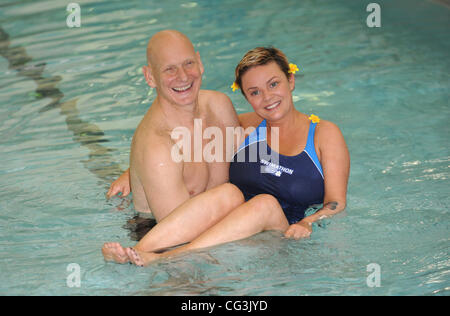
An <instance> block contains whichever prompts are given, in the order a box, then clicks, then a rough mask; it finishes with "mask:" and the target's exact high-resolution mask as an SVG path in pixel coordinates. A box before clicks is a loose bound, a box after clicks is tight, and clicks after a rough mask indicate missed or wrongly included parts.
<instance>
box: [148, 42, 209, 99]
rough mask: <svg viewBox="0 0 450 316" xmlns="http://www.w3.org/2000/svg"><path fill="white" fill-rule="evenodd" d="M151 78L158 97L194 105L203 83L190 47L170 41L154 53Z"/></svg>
mask: <svg viewBox="0 0 450 316" xmlns="http://www.w3.org/2000/svg"><path fill="white" fill-rule="evenodd" d="M154 57H155V58H154V62H152V64H153V65H152V75H153V79H154V83H155V86H156V89H157V91H158V95H159V96H160V97H162V98H164V99H165V100H167V101H169V102H170V103H173V104H177V105H190V104H193V103H195V102H196V100H197V97H198V93H199V91H200V87H201V84H202V74H203V65H202V63H201V60H200V55H199V53H198V52H197V53H196V52H195V51H194V48H193V47H192V44H190V43H188V42H186V41H183V40H172V41H170V42H167V43H163V44H162V45H160V49H159V50H155V53H154Z"/></svg>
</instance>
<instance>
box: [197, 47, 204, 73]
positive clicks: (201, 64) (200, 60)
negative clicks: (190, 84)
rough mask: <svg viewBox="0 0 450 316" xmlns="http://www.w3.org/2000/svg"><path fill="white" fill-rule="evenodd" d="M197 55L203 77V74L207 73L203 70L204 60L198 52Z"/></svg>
mask: <svg viewBox="0 0 450 316" xmlns="http://www.w3.org/2000/svg"><path fill="white" fill-rule="evenodd" d="M196 55H197V62H198V65H199V67H200V73H201V74H202V75H203V73H204V72H205V68H203V63H202V59H201V58H200V52H196Z"/></svg>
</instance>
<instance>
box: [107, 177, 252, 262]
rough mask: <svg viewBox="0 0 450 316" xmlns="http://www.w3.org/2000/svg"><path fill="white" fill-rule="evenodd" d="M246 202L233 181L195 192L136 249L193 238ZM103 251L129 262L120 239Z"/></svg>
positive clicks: (161, 246)
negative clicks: (199, 192)
mask: <svg viewBox="0 0 450 316" xmlns="http://www.w3.org/2000/svg"><path fill="white" fill-rule="evenodd" d="M244 202H245V200H244V196H243V195H242V192H241V191H240V190H239V188H238V187H236V186H235V185H233V184H231V183H225V184H222V185H219V186H217V187H215V188H213V189H211V190H208V191H206V192H203V193H201V194H199V195H196V196H194V197H193V198H191V199H189V200H188V201H186V202H184V203H183V204H182V205H180V206H179V207H177V208H176V209H175V210H173V211H172V212H171V213H170V214H169V215H168V216H167V217H165V218H164V219H163V220H162V221H161V222H159V223H158V224H157V225H156V226H155V227H153V228H152V229H151V230H150V231H149V232H148V233H147V234H146V235H145V236H144V237H143V238H142V239H141V240H140V241H139V243H138V244H137V245H136V246H135V247H134V249H136V250H138V251H140V252H150V251H158V250H160V249H164V248H167V247H171V246H175V245H179V244H183V243H186V242H189V241H191V240H193V239H195V238H196V237H198V236H199V235H200V234H201V233H203V232H204V231H205V230H207V229H208V228H210V227H211V226H213V225H215V224H216V223H217V222H219V221H220V220H221V219H222V218H223V217H225V216H226V215H227V214H228V213H229V212H231V211H232V210H234V209H236V208H237V207H238V206H239V205H241V204H243V203H244ZM102 251H103V255H104V257H105V259H106V260H112V261H116V262H118V263H126V262H128V256H127V254H126V252H125V248H123V247H122V246H121V245H120V244H118V243H106V244H105V245H104V246H103V249H102Z"/></svg>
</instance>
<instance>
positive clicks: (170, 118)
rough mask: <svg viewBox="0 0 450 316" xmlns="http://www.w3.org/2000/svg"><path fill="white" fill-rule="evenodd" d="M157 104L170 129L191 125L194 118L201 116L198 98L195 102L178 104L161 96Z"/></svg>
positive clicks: (157, 98) (155, 104)
mask: <svg viewBox="0 0 450 316" xmlns="http://www.w3.org/2000/svg"><path fill="white" fill-rule="evenodd" d="M153 106H156V107H157V108H158V109H159V111H160V112H161V114H162V115H163V117H164V119H165V121H166V122H167V124H168V127H169V128H170V129H174V128H176V127H179V126H185V127H188V128H189V127H191V126H193V124H194V119H196V118H201V111H200V105H199V103H198V98H197V99H196V102H195V103H193V104H187V105H178V104H173V103H170V102H168V101H167V100H164V99H163V98H160V97H159V96H158V97H156V100H155V102H154V105H153Z"/></svg>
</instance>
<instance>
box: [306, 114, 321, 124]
mask: <svg viewBox="0 0 450 316" xmlns="http://www.w3.org/2000/svg"><path fill="white" fill-rule="evenodd" d="M308 118H309V119H310V120H311V121H312V122H313V123H319V122H320V118H319V117H318V116H317V115H314V114H311V116H310V117H308Z"/></svg>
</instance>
